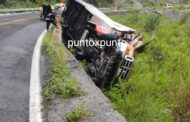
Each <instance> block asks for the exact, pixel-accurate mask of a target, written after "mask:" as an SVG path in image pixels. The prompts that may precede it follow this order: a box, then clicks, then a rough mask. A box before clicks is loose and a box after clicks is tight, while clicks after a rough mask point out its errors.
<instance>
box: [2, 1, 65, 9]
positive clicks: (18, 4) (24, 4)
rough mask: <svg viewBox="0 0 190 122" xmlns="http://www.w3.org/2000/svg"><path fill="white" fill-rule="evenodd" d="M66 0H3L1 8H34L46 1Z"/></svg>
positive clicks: (52, 2)
mask: <svg viewBox="0 0 190 122" xmlns="http://www.w3.org/2000/svg"><path fill="white" fill-rule="evenodd" d="M64 1H65V0H1V2H0V8H1V9H2V8H32V7H38V6H41V5H42V4H46V3H51V4H54V3H58V2H64Z"/></svg>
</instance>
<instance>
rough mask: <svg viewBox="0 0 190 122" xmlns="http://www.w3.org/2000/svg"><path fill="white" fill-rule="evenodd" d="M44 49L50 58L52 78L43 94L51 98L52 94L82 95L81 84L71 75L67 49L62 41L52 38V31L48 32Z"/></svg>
mask: <svg viewBox="0 0 190 122" xmlns="http://www.w3.org/2000/svg"><path fill="white" fill-rule="evenodd" d="M44 49H45V51H46V52H47V54H48V56H49V59H50V65H51V66H50V68H51V78H50V79H49V80H48V81H47V82H46V83H45V85H44V87H43V95H44V96H45V97H46V98H50V97H51V95H52V94H57V95H59V96H61V97H63V98H70V97H74V96H79V95H81V91H80V88H79V84H78V82H77V81H76V79H74V78H73V77H71V76H70V75H69V71H68V68H67V66H66V62H65V60H64V59H65V58H66V55H67V53H66V51H65V48H64V47H63V45H62V44H61V42H59V41H58V40H56V39H54V38H52V33H50V32H49V33H48V34H47V35H46V37H45V40H44Z"/></svg>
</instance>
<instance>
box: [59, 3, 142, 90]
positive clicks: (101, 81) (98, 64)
mask: <svg viewBox="0 0 190 122" xmlns="http://www.w3.org/2000/svg"><path fill="white" fill-rule="evenodd" d="M62 17H63V20H64V21H63V24H62V26H63V33H62V36H63V42H64V43H65V44H66V46H68V43H69V41H70V40H85V41H87V42H89V41H91V40H94V41H95V42H99V41H100V40H105V41H114V40H116V41H117V45H112V46H111V47H109V46H105V47H100V46H75V47H74V48H75V49H76V52H75V53H76V56H77V58H78V59H85V60H86V61H87V62H88V72H89V74H90V76H91V77H92V79H93V80H94V82H95V83H96V85H98V86H108V85H110V84H112V83H115V82H114V81H117V80H116V79H118V78H121V79H127V78H128V76H129V73H130V70H131V68H132V64H133V62H134V52H135V48H138V46H139V42H141V40H142V36H141V34H140V33H137V32H136V30H134V29H132V28H130V27H126V26H124V25H121V24H119V23H117V22H115V21H113V20H112V19H110V18H109V17H108V16H106V15H105V14H104V13H102V12H101V11H100V10H99V9H98V8H96V7H94V6H93V5H91V4H88V3H86V2H84V1H82V0H69V1H68V3H67V4H66V7H65V10H64V11H63V14H62ZM112 81H113V82H112Z"/></svg>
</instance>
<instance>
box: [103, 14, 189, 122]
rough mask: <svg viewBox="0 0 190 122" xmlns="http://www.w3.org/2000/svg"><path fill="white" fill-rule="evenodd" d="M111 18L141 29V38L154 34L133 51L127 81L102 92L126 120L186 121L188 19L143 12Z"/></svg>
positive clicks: (154, 121)
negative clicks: (148, 42)
mask: <svg viewBox="0 0 190 122" xmlns="http://www.w3.org/2000/svg"><path fill="white" fill-rule="evenodd" d="M112 18H113V19H114V20H116V21H118V22H120V23H122V24H124V25H127V26H130V27H132V28H135V29H137V30H139V31H140V32H143V35H144V36H145V40H147V39H148V38H149V37H150V36H151V35H153V34H155V36H156V38H155V40H154V41H152V42H151V43H150V44H149V45H148V46H147V47H146V48H145V50H144V52H143V53H138V54H136V60H135V63H134V67H133V71H132V74H131V76H130V78H129V80H128V81H120V87H113V88H111V90H109V91H106V92H105V94H106V95H107V96H108V97H109V98H110V99H111V100H112V102H113V105H114V106H115V108H116V109H117V110H118V111H119V112H120V113H121V114H123V115H124V116H125V117H126V118H127V119H128V121H129V122H173V121H177V122H187V121H190V69H189V67H190V57H189V54H190V48H189V47H190V26H189V25H190V23H189V21H188V20H189V19H188V18H183V19H181V20H180V21H175V20H170V19H169V18H167V17H163V16H157V15H147V14H128V15H125V16H122V17H121V16H112ZM158 21H159V22H158ZM153 26H154V28H152V27H153Z"/></svg>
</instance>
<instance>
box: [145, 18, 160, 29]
mask: <svg viewBox="0 0 190 122" xmlns="http://www.w3.org/2000/svg"><path fill="white" fill-rule="evenodd" d="M159 23H160V16H158V15H151V16H149V17H148V18H147V20H146V23H145V27H144V29H145V31H146V32H151V31H154V30H155V29H156V27H157V26H158V25H159Z"/></svg>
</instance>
